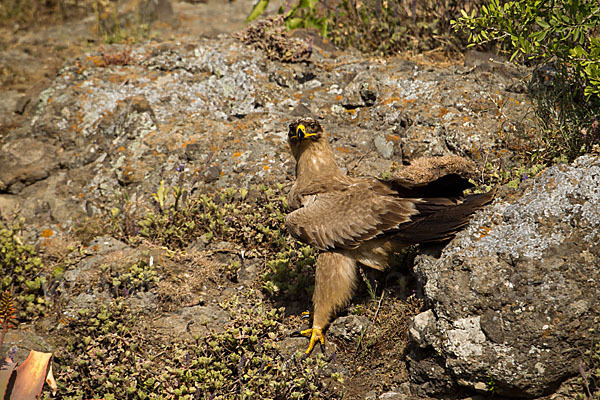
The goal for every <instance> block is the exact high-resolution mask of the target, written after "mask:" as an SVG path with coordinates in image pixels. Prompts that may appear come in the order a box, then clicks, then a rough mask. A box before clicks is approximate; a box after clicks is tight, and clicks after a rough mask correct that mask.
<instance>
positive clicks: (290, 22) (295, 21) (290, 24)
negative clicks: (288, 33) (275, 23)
mask: <svg viewBox="0 0 600 400" xmlns="http://www.w3.org/2000/svg"><path fill="white" fill-rule="evenodd" d="M303 24H304V19H303V18H298V17H296V18H289V19H287V20H286V21H285V26H287V28H288V29H289V30H292V29H296V28H301V27H302V26H303Z"/></svg>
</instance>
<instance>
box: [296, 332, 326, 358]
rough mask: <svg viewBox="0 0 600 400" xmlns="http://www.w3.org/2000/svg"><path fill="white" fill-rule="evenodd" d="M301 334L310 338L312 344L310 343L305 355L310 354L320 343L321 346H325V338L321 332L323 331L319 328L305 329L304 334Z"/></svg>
mask: <svg viewBox="0 0 600 400" xmlns="http://www.w3.org/2000/svg"><path fill="white" fill-rule="evenodd" d="M300 334H301V335H302V336H306V337H310V342H308V349H306V351H305V354H310V353H311V351H312V350H313V348H314V347H315V344H317V342H320V343H321V346H323V345H324V344H325V336H324V335H323V331H321V329H319V328H310V329H305V330H303V331H302V332H300Z"/></svg>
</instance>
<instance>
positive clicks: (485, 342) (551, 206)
mask: <svg viewBox="0 0 600 400" xmlns="http://www.w3.org/2000/svg"><path fill="white" fill-rule="evenodd" d="M517 194H518V195H519V196H520V197H519V198H518V199H516V200H515V197H516V196H515V195H512V196H510V198H509V197H505V198H504V199H498V200H497V201H495V202H494V204H493V205H491V206H489V207H488V208H486V210H485V211H483V212H480V213H479V214H478V215H477V216H476V217H475V218H474V219H473V221H472V222H471V224H470V226H469V227H468V228H467V229H465V230H464V231H463V232H461V233H459V234H458V235H457V237H456V239H455V240H454V241H453V242H452V243H451V244H450V245H449V246H447V247H446V248H445V249H444V251H443V253H442V255H441V257H440V258H439V259H435V258H433V257H430V256H425V255H423V256H419V257H418V258H417V262H416V266H415V272H416V274H417V276H418V278H419V279H420V280H421V282H422V283H423V286H424V294H425V297H426V299H427V301H428V302H429V304H430V305H431V310H428V311H425V312H423V313H422V314H420V315H418V316H417V317H415V318H414V320H413V323H412V327H411V329H410V332H411V336H412V338H413V339H414V341H415V342H416V343H417V344H418V346H419V347H421V348H424V349H425V352H427V351H430V356H429V357H425V358H423V357H422V355H423V351H422V350H420V351H415V353H414V354H413V360H412V371H413V373H415V374H416V375H418V374H419V371H420V373H421V374H423V373H425V374H426V373H427V372H426V369H424V368H422V365H421V364H422V363H427V362H428V363H430V362H431V360H432V359H436V358H437V359H438V360H439V359H441V360H442V365H443V366H444V367H445V368H446V369H447V370H448V371H449V372H450V373H451V375H452V376H453V377H454V379H455V381H456V382H457V383H458V384H459V385H462V386H466V387H469V388H471V389H475V390H479V391H487V390H490V389H491V388H493V390H494V392H495V393H498V394H503V395H509V396H523V397H535V396H540V395H542V394H545V393H548V392H550V391H552V390H554V389H556V387H557V386H558V385H559V384H560V383H561V382H562V381H564V380H565V379H567V378H569V377H571V376H573V375H574V374H576V373H578V371H579V366H580V362H581V357H582V355H583V354H584V353H585V351H586V350H588V349H589V348H591V344H592V342H593V340H594V335H596V339H597V332H596V331H594V329H597V328H598V326H599V323H600V287H599V286H598V282H599V281H600V268H598V265H600V246H599V243H600V160H599V159H598V158H596V157H591V156H586V157H581V158H579V159H578V160H576V162H575V163H574V164H573V165H557V166H553V167H551V168H549V169H548V170H546V171H545V172H543V173H542V174H541V175H540V176H539V177H537V178H535V179H534V180H531V181H527V184H524V185H522V187H521V188H520V189H519V192H518V193H517ZM594 332H596V333H594ZM414 379H415V380H416V381H418V380H419V378H418V377H417V376H415V377H414Z"/></svg>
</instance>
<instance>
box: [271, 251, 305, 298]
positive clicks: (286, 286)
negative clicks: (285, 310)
mask: <svg viewBox="0 0 600 400" xmlns="http://www.w3.org/2000/svg"><path fill="white" fill-rule="evenodd" d="M316 256H317V255H316V254H315V251H314V249H313V248H312V247H310V246H300V248H295V247H289V248H288V249H287V250H284V251H280V252H278V253H277V254H276V255H275V256H274V257H271V258H270V259H269V260H268V261H267V271H266V272H265V273H264V274H263V275H262V280H263V289H264V290H265V291H266V292H267V293H269V294H270V295H271V296H281V297H283V298H289V299H298V298H309V297H310V296H311V295H312V291H313V285H314V272H313V270H312V268H313V267H314V265H315V264H316Z"/></svg>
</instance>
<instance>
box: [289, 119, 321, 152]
mask: <svg viewBox="0 0 600 400" xmlns="http://www.w3.org/2000/svg"><path fill="white" fill-rule="evenodd" d="M322 136H323V128H322V127H321V124H319V123H318V122H317V121H316V120H314V119H313V118H310V117H304V118H300V119H297V120H295V121H294V122H292V123H291V124H290V130H289V132H288V141H289V143H290V146H292V147H295V146H296V145H298V144H300V143H302V142H304V141H311V140H312V141H318V140H319V139H321V137H322Z"/></svg>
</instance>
